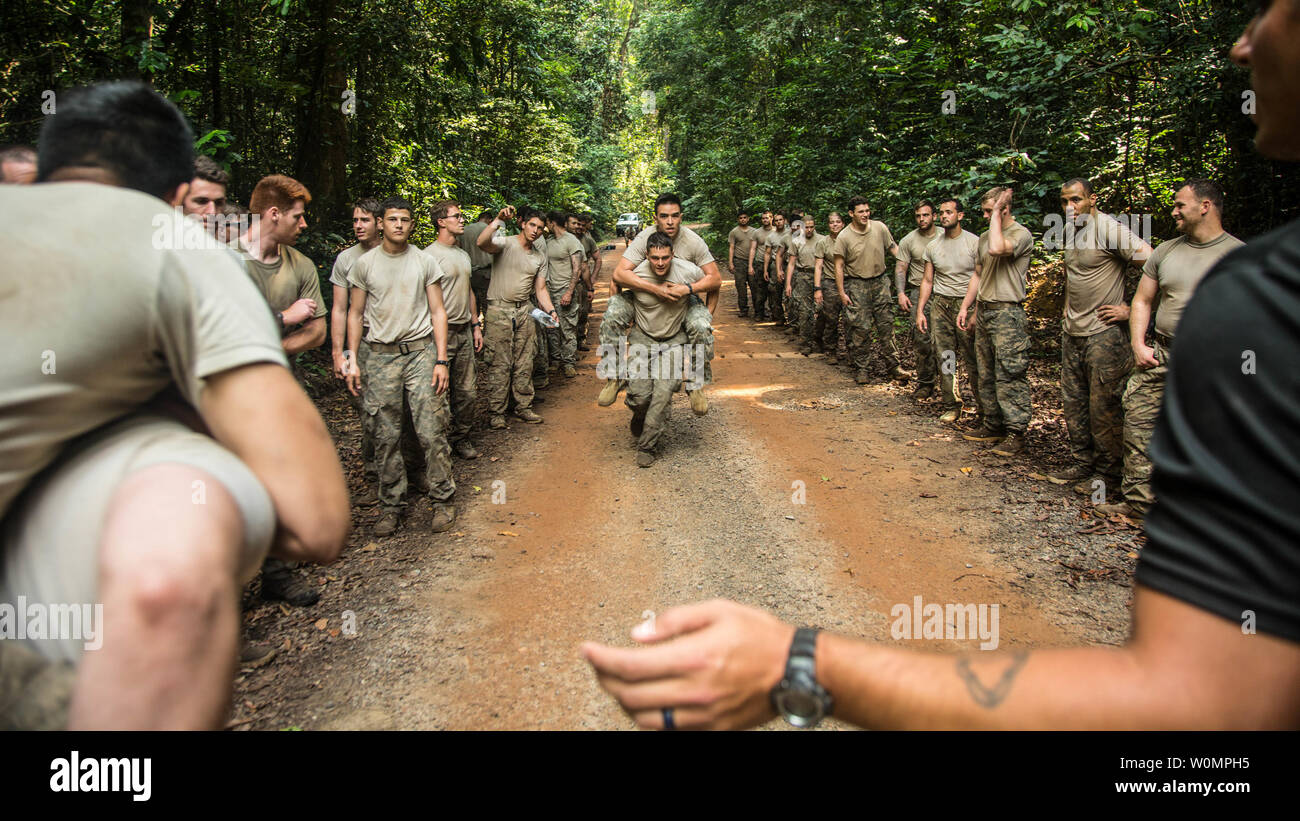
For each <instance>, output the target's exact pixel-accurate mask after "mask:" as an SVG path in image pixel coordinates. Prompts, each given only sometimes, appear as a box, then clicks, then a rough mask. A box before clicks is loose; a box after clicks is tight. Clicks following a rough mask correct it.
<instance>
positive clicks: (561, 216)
mask: <svg viewBox="0 0 1300 821" xmlns="http://www.w3.org/2000/svg"><path fill="white" fill-rule="evenodd" d="M546 221H547V222H553V223H555V224H556V225H567V224H568V222H569V215H568V214H566V213H565V212H563V211H547V212H546Z"/></svg>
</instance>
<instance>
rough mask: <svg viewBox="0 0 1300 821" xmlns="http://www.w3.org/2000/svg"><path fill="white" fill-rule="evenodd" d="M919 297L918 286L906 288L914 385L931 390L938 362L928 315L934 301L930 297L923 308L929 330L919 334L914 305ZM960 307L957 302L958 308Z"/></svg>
mask: <svg viewBox="0 0 1300 821" xmlns="http://www.w3.org/2000/svg"><path fill="white" fill-rule="evenodd" d="M920 296H921V287H920V286H919V285H909V286H908V288H907V298H908V299H910V300H911V301H912V350H913V351H915V352H916V384H917V385H918V386H920V387H923V388H931V387H934V376H935V371H936V370H937V366H938V360H937V359H936V358H935V347H934V322H933V321H932V317H931V315H930V306H931V305H933V304H934V299H933V295H932V297H931V299H930V302H928V303H926V306H925V321H926V322H927V323H928V324H929V330H927V331H926V332H925V333H921V329H920V328H919V327H918V326H917V324H916V303H917V300H918V299H919V298H920ZM960 305H961V303H960V302H959V303H958V306H959V307H960ZM948 350H952V349H951V348H949V349H948Z"/></svg>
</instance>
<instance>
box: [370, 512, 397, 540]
mask: <svg viewBox="0 0 1300 821" xmlns="http://www.w3.org/2000/svg"><path fill="white" fill-rule="evenodd" d="M396 532H397V513H396V511H392V510H389V511H385V512H384V515H383V516H380V517H379V521H378V522H375V535H376V536H380V537H383V536H391V535H393V534H394V533H396Z"/></svg>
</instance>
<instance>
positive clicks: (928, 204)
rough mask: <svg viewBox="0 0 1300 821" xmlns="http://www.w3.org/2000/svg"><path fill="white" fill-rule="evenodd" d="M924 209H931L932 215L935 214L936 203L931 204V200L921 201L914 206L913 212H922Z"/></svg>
mask: <svg viewBox="0 0 1300 821" xmlns="http://www.w3.org/2000/svg"><path fill="white" fill-rule="evenodd" d="M922 208H929V209H930V213H931V214H933V213H934V211H935V208H934V203H932V202H930V201H929V200H921V201H920V202H918V203H917V204H916V205H915V206H913V208H912V211H913V212H916V211H920V210H921V209H922Z"/></svg>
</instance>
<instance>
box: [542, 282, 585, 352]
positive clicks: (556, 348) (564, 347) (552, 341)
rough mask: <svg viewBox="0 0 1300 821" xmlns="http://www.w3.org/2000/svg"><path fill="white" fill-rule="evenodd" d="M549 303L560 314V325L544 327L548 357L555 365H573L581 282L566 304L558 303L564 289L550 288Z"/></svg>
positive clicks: (575, 350) (576, 345)
mask: <svg viewBox="0 0 1300 821" xmlns="http://www.w3.org/2000/svg"><path fill="white" fill-rule="evenodd" d="M549 290H550V293H551V304H552V305H554V306H555V313H557V314H559V316H560V326H559V327H558V328H547V329H546V336H545V341H546V349H547V350H548V351H549V355H548V359H549V361H550V362H551V363H552V364H555V365H561V366H563V365H574V364H576V363H577V361H578V314H579V312H580V311H581V310H582V300H581V297H580V296H579V294H580V292H581V291H582V290H583V287H582V285H581V284H579V285H578V287H577V288H575V289H574V291H573V297H572V299H570V301H569V304H568V306H567V307H566V306H564V305H561V304H560V299H561V298H562V297H563V296H564V293H565V292H564V291H563V290H560V289H557V288H552V289H549Z"/></svg>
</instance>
